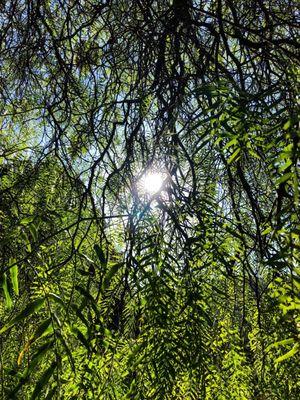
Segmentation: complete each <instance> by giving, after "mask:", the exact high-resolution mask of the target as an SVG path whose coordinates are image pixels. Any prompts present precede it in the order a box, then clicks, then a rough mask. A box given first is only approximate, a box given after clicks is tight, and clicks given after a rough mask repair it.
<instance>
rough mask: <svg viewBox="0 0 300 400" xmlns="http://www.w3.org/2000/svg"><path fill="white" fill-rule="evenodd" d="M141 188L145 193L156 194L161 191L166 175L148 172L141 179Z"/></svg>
mask: <svg viewBox="0 0 300 400" xmlns="http://www.w3.org/2000/svg"><path fill="white" fill-rule="evenodd" d="M140 183H141V190H142V191H143V192H144V193H148V194H150V195H154V194H156V193H158V192H160V191H161V189H162V187H163V183H164V176H163V174H162V173H160V172H147V173H146V174H145V175H144V176H143V177H142V178H141V180H140Z"/></svg>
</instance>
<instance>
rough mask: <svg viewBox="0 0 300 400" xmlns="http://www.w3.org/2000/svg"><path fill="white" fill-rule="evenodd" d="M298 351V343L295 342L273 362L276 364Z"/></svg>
mask: <svg viewBox="0 0 300 400" xmlns="http://www.w3.org/2000/svg"><path fill="white" fill-rule="evenodd" d="M298 351H299V343H296V344H295V345H294V347H293V348H292V349H291V350H290V351H288V352H287V353H285V354H284V355H283V356H280V357H278V358H276V360H275V363H276V364H277V363H280V362H282V361H285V360H287V359H289V358H291V357H293V356H294V355H295V354H297V353H298Z"/></svg>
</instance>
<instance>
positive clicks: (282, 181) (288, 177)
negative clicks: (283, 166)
mask: <svg viewBox="0 0 300 400" xmlns="http://www.w3.org/2000/svg"><path fill="white" fill-rule="evenodd" d="M292 175H293V174H292V173H291V172H288V173H286V174H284V175H282V176H281V177H280V178H279V179H277V181H276V185H280V184H281V183H284V182H286V181H288V180H289V179H290V178H291V176H292Z"/></svg>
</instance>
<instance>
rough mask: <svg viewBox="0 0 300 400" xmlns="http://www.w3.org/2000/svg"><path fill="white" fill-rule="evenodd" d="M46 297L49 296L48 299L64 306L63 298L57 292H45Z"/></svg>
mask: <svg viewBox="0 0 300 400" xmlns="http://www.w3.org/2000/svg"><path fill="white" fill-rule="evenodd" d="M47 296H48V297H50V299H52V300H54V301H55V303H57V304H59V305H61V306H63V307H65V306H66V305H65V303H64V302H63V299H62V298H61V297H59V296H58V295H57V294H55V293H48V294H47Z"/></svg>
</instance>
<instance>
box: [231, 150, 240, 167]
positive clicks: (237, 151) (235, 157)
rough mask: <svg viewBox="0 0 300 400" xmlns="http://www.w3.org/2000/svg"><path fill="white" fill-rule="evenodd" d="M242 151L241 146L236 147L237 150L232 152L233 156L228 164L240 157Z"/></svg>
mask: <svg viewBox="0 0 300 400" xmlns="http://www.w3.org/2000/svg"><path fill="white" fill-rule="evenodd" d="M240 152H241V149H240V148H238V149H236V150H235V152H234V153H233V154H231V156H230V157H229V159H228V164H232V163H233V162H234V161H236V160H237V158H238V157H239V154H240Z"/></svg>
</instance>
